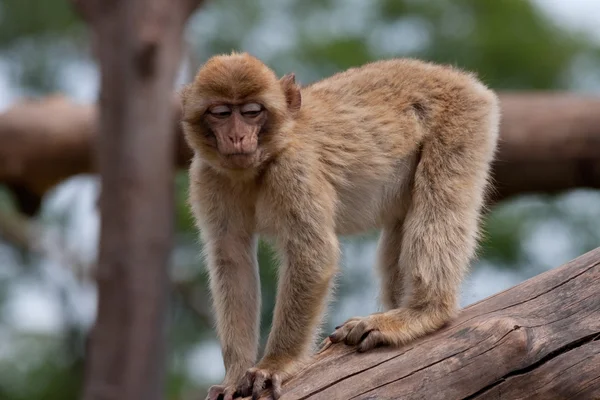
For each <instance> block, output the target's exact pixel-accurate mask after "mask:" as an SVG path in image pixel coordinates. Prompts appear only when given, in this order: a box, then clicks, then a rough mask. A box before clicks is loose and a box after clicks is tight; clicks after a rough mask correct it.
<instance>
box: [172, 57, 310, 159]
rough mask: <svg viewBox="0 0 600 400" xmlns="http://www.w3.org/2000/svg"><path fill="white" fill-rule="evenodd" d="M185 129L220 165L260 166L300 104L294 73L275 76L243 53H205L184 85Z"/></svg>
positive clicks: (278, 147)
mask: <svg viewBox="0 0 600 400" xmlns="http://www.w3.org/2000/svg"><path fill="white" fill-rule="evenodd" d="M182 104H183V120H182V124H183V130H184V133H185V137H186V140H187V142H188V144H189V145H190V147H191V148H192V149H193V150H194V152H196V154H198V155H199V156H200V157H201V158H202V159H203V160H205V161H206V162H208V163H209V164H211V165H213V166H214V167H216V168H218V169H220V170H226V171H235V170H247V169H253V168H257V167H259V166H260V165H261V164H262V163H264V162H265V161H266V160H268V159H269V158H270V157H271V156H272V155H274V154H276V153H277V152H278V151H280V150H281V149H282V148H283V147H284V145H285V130H286V126H288V125H289V124H290V122H291V121H293V119H294V116H295V115H296V113H297V112H298V111H299V109H300V105H301V95H300V87H299V86H298V85H297V84H296V82H295V78H294V75H293V74H289V75H286V76H284V77H283V78H281V79H277V76H276V75H275V73H274V72H273V71H272V70H271V69H269V68H268V67H267V66H266V65H265V64H263V63H262V62H261V61H260V60H258V59H256V58H254V57H252V56H250V55H248V54H246V53H244V54H235V53H234V54H231V55H220V56H215V57H213V58H211V59H209V60H208V61H207V62H206V64H204V65H203V66H202V67H201V68H200V70H199V71H198V73H197V75H196V77H195V78H194V81H193V82H192V83H190V84H189V85H188V86H186V87H185V88H184V89H183V92H182Z"/></svg>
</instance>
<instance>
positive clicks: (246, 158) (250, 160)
mask: <svg viewBox="0 0 600 400" xmlns="http://www.w3.org/2000/svg"><path fill="white" fill-rule="evenodd" d="M256 153H257V152H256V151H254V152H251V153H241V152H240V153H232V154H227V155H225V158H226V160H227V164H228V165H229V166H231V167H232V168H234V169H245V168H250V167H252V166H253V165H254V161H255V160H256Z"/></svg>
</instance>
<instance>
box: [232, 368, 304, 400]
mask: <svg viewBox="0 0 600 400" xmlns="http://www.w3.org/2000/svg"><path fill="white" fill-rule="evenodd" d="M279 364H281V363H278V362H275V361H273V362H269V361H266V360H263V361H261V362H259V363H258V365H257V366H256V367H253V368H250V369H249V370H248V371H247V372H246V375H245V376H244V378H243V379H242V381H241V384H240V385H239V386H238V388H237V392H238V393H240V394H241V395H242V396H250V395H252V400H258V399H261V398H262V399H264V398H267V399H274V400H277V399H279V398H280V397H281V384H282V383H283V382H284V381H286V380H287V379H288V378H290V377H291V376H292V375H293V374H294V373H295V372H296V371H298V369H299V368H300V364H299V363H293V362H292V363H286V364H285V365H281V366H280V365H279ZM265 389H266V390H265ZM265 395H266V396H267V397H264V396H265ZM261 396H263V397H261Z"/></svg>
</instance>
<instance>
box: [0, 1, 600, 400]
mask: <svg viewBox="0 0 600 400" xmlns="http://www.w3.org/2000/svg"><path fill="white" fill-rule="evenodd" d="M599 16H600V3H599V2H598V1H597V0H495V1H481V0H453V1H436V0H377V1H364V0H277V1H275V0H270V1H269V0H257V1H243V2H242V1H236V0H212V1H206V2H205V3H204V4H203V5H202V6H201V7H200V8H199V9H198V10H197V11H196V12H195V14H194V15H193V17H192V18H191V19H190V21H189V24H188V26H187V28H186V34H185V57H184V60H183V61H182V66H181V70H180V73H179V77H178V81H177V87H179V86H180V85H181V84H182V83H185V82H187V81H189V80H190V79H191V77H192V76H193V74H194V72H195V70H196V69H197V68H198V66H199V65H201V64H202V63H203V62H204V61H205V60H206V59H208V58H209V57H210V56H212V55H214V54H216V53H220V52H229V51H231V50H232V49H235V50H244V51H248V52H250V53H252V54H253V55H255V56H257V57H259V58H261V59H262V60H264V61H265V62H266V63H267V64H268V65H270V66H271V67H272V68H273V69H274V70H275V71H276V72H277V73H278V74H279V75H283V74H285V73H288V72H292V71H293V72H295V73H296V77H297V79H298V80H299V81H300V82H301V83H303V84H306V83H310V82H312V81H314V80H317V79H320V78H322V77H325V76H327V75H330V74H332V73H335V72H336V71H339V70H342V69H345V68H348V67H351V66H356V65H360V64H362V63H365V62H367V61H370V60H375V59H380V58H388V57H397V56H411V57H418V58H422V59H426V60H431V61H435V62H443V63H450V64H453V65H457V66H459V67H463V68H466V69H469V70H473V71H476V72H477V74H478V75H479V77H480V78H481V79H482V80H483V81H484V82H485V83H486V84H488V85H489V86H491V87H492V88H494V89H497V90H509V91H513V90H515V91H516V90H519V91H534V90H535V91H537V90H567V91H570V92H576V93H586V94H591V95H598V94H600V20H599ZM89 35H90V34H89V31H88V30H87V28H86V25H85V24H84V22H83V21H82V20H81V19H80V18H79V17H78V16H77V14H76V13H75V12H74V11H73V10H72V8H71V6H70V4H69V2H68V1H67V0H43V1H40V0H0V112H4V111H6V110H7V109H8V108H9V107H11V106H12V105H13V104H15V103H16V102H17V101H20V100H21V99H23V98H25V97H30V98H43V97H46V96H49V95H51V94H56V93H61V94H63V95H65V96H67V97H68V98H69V99H70V100H72V101H74V102H76V103H81V104H92V103H94V102H95V101H96V100H97V96H98V88H99V73H98V68H97V66H96V63H95V61H94V59H93V56H92V49H91V48H90V36H89ZM0 134H1V132H0ZM0 146H2V142H1V141H0ZM2 162H3V160H0V163H2ZM524 173H526V171H524ZM176 188H177V189H176V190H177V194H176V196H177V209H176V213H175V218H176V229H177V230H176V243H175V248H174V250H173V252H172V258H171V265H170V267H169V268H170V276H171V278H172V286H171V289H172V290H171V292H170V303H169V326H168V340H169V342H168V348H169V356H168V360H167V363H168V365H167V370H168V381H167V391H168V392H167V398H169V399H185V398H190V396H191V395H192V394H194V393H198V391H203V390H205V389H206V388H207V387H208V386H209V385H210V384H213V383H217V382H219V381H220V380H221V378H222V376H223V373H224V369H223V366H222V360H221V355H220V348H219V346H218V343H217V342H216V338H215V333H214V330H213V329H212V315H211V311H210V307H209V302H208V298H207V286H206V278H205V275H204V267H203V265H202V262H201V259H200V257H199V254H200V247H199V244H198V240H197V235H196V233H195V230H194V227H193V221H192V218H191V215H190V213H189V210H188V207H187V205H186V190H187V177H186V174H185V172H183V171H182V172H179V173H178V175H177V179H176ZM98 192H99V185H98V179H97V177H95V176H93V175H80V176H75V177H71V178H69V179H67V180H65V181H63V182H61V183H60V184H58V185H57V186H54V187H53V188H52V189H51V190H50V191H49V192H47V193H46V194H45V195H44V196H43V198H42V203H41V208H40V209H39V212H38V213H37V215H36V216H35V217H33V218H28V217H25V216H23V215H22V212H21V211H22V210H21V211H19V207H18V204H17V200H18V191H17V190H15V188H14V187H10V186H9V185H7V184H3V183H2V182H0V399H6V400H29V399H31V400H33V399H36V400H38V399H45V400H46V399H47V400H53V399H60V400H68V399H75V398H78V397H79V395H80V390H81V385H82V378H83V362H84V357H85V338H86V334H87V333H88V331H89V329H90V327H91V325H92V324H93V322H94V318H95V306H96V290H95V285H94V278H93V275H92V273H91V271H92V269H93V267H94V264H95V259H96V249H97V239H98V226H99V224H98V210H97V207H96V206H97V204H96V202H97V197H98ZM23 232H26V234H22V233H23ZM32 232H33V233H32ZM376 238H377V235H376V233H373V234H369V235H365V236H362V237H353V238H344V240H343V243H344V256H343V266H342V271H343V274H342V276H341V278H340V285H339V290H338V293H337V299H336V301H335V302H334V303H333V304H332V305H331V308H330V312H329V316H328V318H327V321H326V325H325V331H329V330H331V328H332V327H333V326H334V325H336V324H337V323H340V322H343V321H344V320H345V319H346V318H348V317H351V316H355V315H365V314H368V313H371V312H374V311H376V310H377V309H378V303H377V280H376V277H375V275H374V272H373V268H372V266H373V263H374V260H375V245H376ZM599 244H600V192H599V191H594V190H586V189H578V190H573V191H568V192H564V193H561V194H558V195H545V194H543V193H542V194H536V195H524V196H513V197H511V198H509V199H506V200H503V201H502V202H500V203H497V204H495V205H493V207H491V209H490V212H489V213H488V214H487V216H486V218H485V238H484V241H483V243H482V247H481V251H480V258H479V260H478V261H477V262H476V263H474V264H473V267H472V271H471V274H470V276H469V278H468V279H467V280H466V281H465V283H464V285H463V288H462V300H461V302H462V305H463V306H465V305H468V304H471V303H473V302H475V301H477V300H480V299H482V298H484V297H487V296H489V295H491V294H494V293H496V292H498V291H501V290H503V289H505V288H507V287H510V286H513V285H515V284H517V283H519V282H521V281H523V280H525V279H527V278H529V277H532V276H534V275H537V274H539V273H541V272H543V271H546V270H548V269H550V268H552V267H554V266H557V265H560V264H561V263H563V262H565V261H568V260H570V259H572V258H574V257H576V256H578V255H580V254H582V253H584V252H586V251H588V250H590V249H592V248H594V247H596V246H598V245H599ZM271 256H272V254H271V250H270V249H269V248H268V246H267V245H265V244H261V247H260V257H259V259H260V263H261V278H262V284H263V304H264V305H263V316H264V318H263V323H262V326H263V339H264V337H265V332H266V331H267V328H268V327H269V325H270V318H271V310H272V307H273V300H274V294H275V293H274V284H275V274H274V265H273V262H272V257H271Z"/></svg>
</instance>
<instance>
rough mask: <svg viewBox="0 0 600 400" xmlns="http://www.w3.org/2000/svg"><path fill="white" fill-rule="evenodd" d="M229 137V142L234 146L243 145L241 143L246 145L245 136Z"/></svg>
mask: <svg viewBox="0 0 600 400" xmlns="http://www.w3.org/2000/svg"><path fill="white" fill-rule="evenodd" d="M228 137H229V141H230V142H231V143H232V144H241V143H244V139H245V138H246V136H245V135H244V136H237V135H231V136H228Z"/></svg>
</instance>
